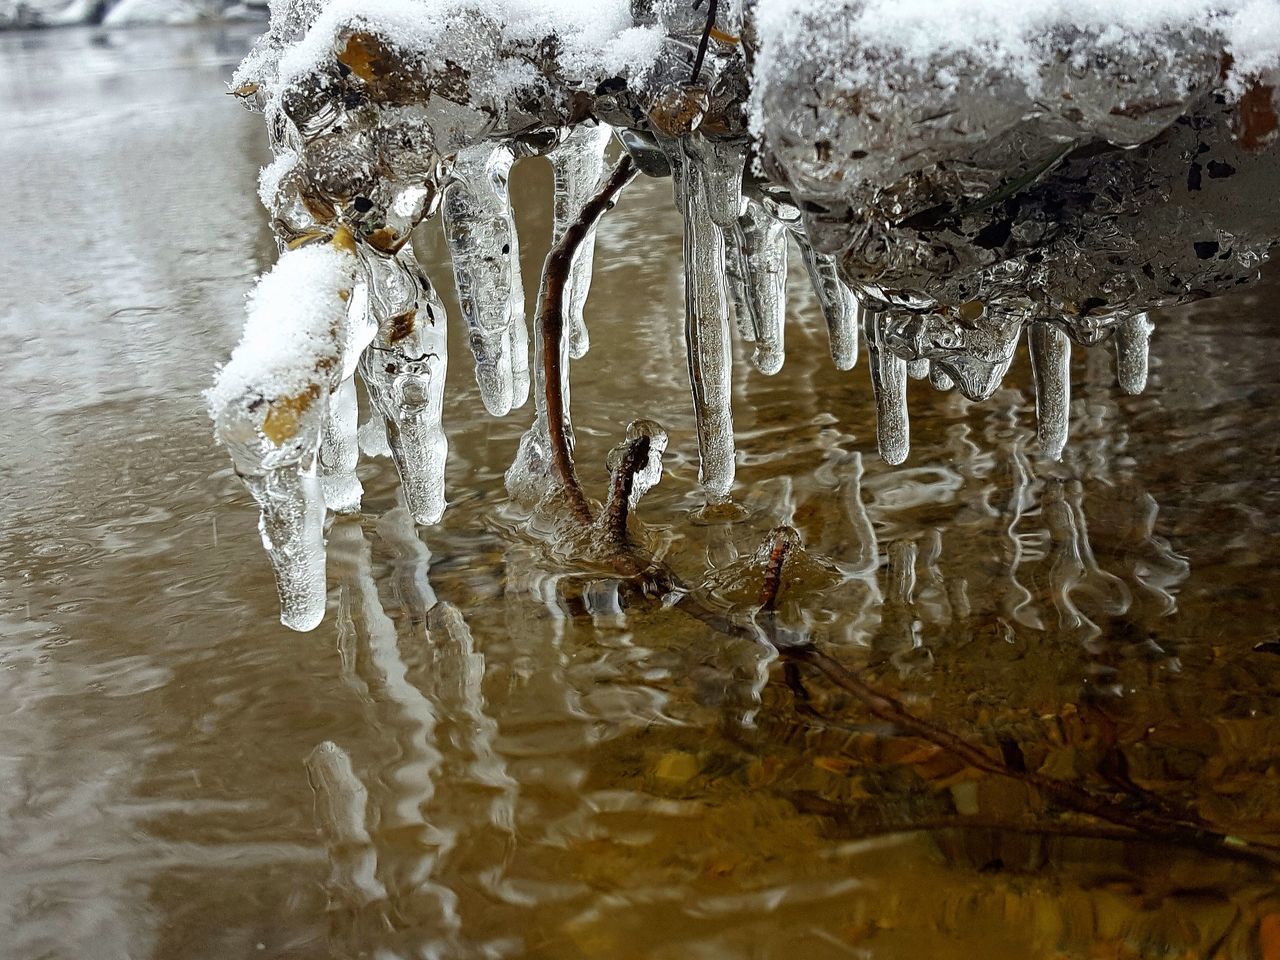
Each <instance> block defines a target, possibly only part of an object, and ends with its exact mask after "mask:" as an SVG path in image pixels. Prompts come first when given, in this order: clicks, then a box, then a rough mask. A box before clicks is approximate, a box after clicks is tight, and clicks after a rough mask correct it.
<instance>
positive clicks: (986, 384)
mask: <svg viewBox="0 0 1280 960" xmlns="http://www.w3.org/2000/svg"><path fill="white" fill-rule="evenodd" d="M703 2H705V3H707V8H706V10H705V11H703V10H702V9H701V3H703ZM1255 2H1256V0H1222V2H1221V3H1215V4H1205V3H1203V2H1201V0H1162V2H1160V3H1157V4H1138V5H1134V6H1131V7H1118V8H1114V9H1112V8H1107V7H1106V5H1104V4H1094V5H1091V6H1089V7H1088V9H1087V10H1086V9H1083V8H1078V5H1073V4H1066V3H1055V4H1050V5H1044V4H1036V3H1028V4H1024V5H1021V6H1016V5H1015V7H1010V8H1009V9H1008V10H1006V11H1003V12H1002V16H1001V17H998V18H997V17H972V16H956V15H955V12H956V9H957V7H956V5H957V4H959V3H960V0H939V2H938V3H924V4H905V5H904V4H900V3H897V2H896V0H756V2H754V3H749V4H741V3H736V2H735V3H727V2H724V3H721V2H718V0H701V2H700V3H699V4H698V5H697V7H695V6H694V5H692V4H688V3H673V4H641V3H635V4H633V3H631V2H629V0H598V2H593V3H590V4H584V3H577V2H568V0H565V2H558V0H557V2H554V3H552V4H551V5H550V6H549V7H548V6H547V5H545V4H541V3H534V4H530V3H524V2H516V0H449V2H447V3H436V2H423V0H378V2H377V3H371V2H369V0H305V2H304V0H281V2H280V3H277V4H275V5H273V10H272V21H271V26H270V29H269V30H268V32H267V34H266V35H265V36H264V37H263V38H262V39H261V40H260V41H259V43H258V44H257V46H256V47H255V49H254V50H253V52H252V53H251V54H250V55H249V56H248V57H247V58H246V60H245V62H244V63H243V64H242V65H241V67H240V69H239V71H238V72H237V74H236V77H235V78H234V80H233V82H232V88H233V92H235V93H236V94H237V95H238V96H240V97H241V98H243V99H244V100H245V101H246V102H250V103H253V104H255V105H256V106H258V107H259V108H261V109H262V111H263V113H264V115H265V117H266V120H267V127H268V131H269V134H270V142H271V147H272V150H273V152H274V153H275V154H276V158H275V160H274V161H273V162H272V163H271V164H269V165H268V166H267V167H266V168H265V169H264V170H263V173H262V177H261V180H260V184H259V186H260V196H261V197H262V199H263V202H264V204H266V205H267V206H268V208H269V210H270V215H271V225H272V228H273V230H274V231H275V233H276V236H277V238H278V240H279V242H280V244H281V249H282V250H283V251H285V252H284V253H283V255H282V256H281V259H280V262H279V263H278V264H277V267H276V268H275V269H274V270H273V271H271V272H270V273H269V274H268V275H267V277H266V278H264V279H263V281H262V282H261V284H260V286H259V290H258V292H257V293H256V294H255V298H254V299H252V300H251V302H250V314H249V321H248V323H247V324H246V338H245V341H243V343H242V346H241V347H238V348H237V350H236V352H235V353H234V354H233V356H232V359H231V361H230V362H229V363H228V364H227V366H226V367H225V368H224V369H223V371H222V372H221V373H220V374H219V377H218V382H217V384H215V387H214V389H213V390H212V391H211V393H210V412H211V414H212V415H213V417H214V420H215V423H216V432H217V435H218V437H219V439H220V440H221V441H222V442H223V443H224V444H225V445H226V446H227V448H228V449H229V451H230V452H231V454H232V457H233V460H234V461H235V463H236V466H237V470H238V471H239V472H240V473H241V475H242V476H243V477H244V478H245V482H246V484H247V485H248V487H249V488H250V490H251V492H252V493H253V495H254V497H255V499H256V500H257V501H258V503H259V506H260V509H261V511H262V534H263V542H264V545H265V546H266V548H267V550H268V554H269V556H270V558H271V562H272V565H273V567H274V568H275V571H276V575H277V581H278V584H279V587H280V592H281V600H282V615H283V619H284V620H285V622H286V623H288V624H289V625H290V626H293V627H296V628H299V629H307V628H309V627H311V626H314V625H315V624H316V623H317V622H318V621H319V618H320V617H321V616H322V615H323V609H324V602H325V584H324V543H323V523H324V511H325V508H326V505H327V506H328V507H329V508H332V509H333V510H335V511H338V512H343V511H351V510H354V509H356V507H357V505H358V503H359V497H360V488H359V483H358V481H357V480H356V477H355V473H354V468H355V453H356V449H357V444H356V443H355V442H353V437H352V426H353V414H354V406H353V401H354V395H353V386H352V385H351V383H350V380H351V375H352V373H353V372H354V371H355V369H356V367H357V365H358V366H359V368H360V372H361V376H362V379H363V381H364V384H365V387H366V389H367V391H368V394H369V399H370V401H371V404H372V406H373V407H374V408H376V410H377V411H378V413H379V414H380V417H379V419H381V420H383V421H384V422H385V430H386V433H387V440H388V446H389V449H390V451H391V453H392V456H393V458H394V459H395V462H396V466H397V469H398V470H399V472H400V475H401V479H402V482H403V484H404V489H405V495H406V499H407V502H408V504H409V507H410V510H411V511H412V513H413V516H414V518H415V519H416V520H417V521H418V522H421V523H434V522H436V521H437V520H438V519H439V518H440V516H441V513H442V510H443V508H444V502H445V498H444V487H443V470H444V461H445V449H446V447H445V437H444V433H443V429H442V424H441V418H442V412H443V407H444V393H443V390H444V378H443V373H444V366H445V360H446V358H445V349H444V347H445V341H446V338H445V333H444V320H445V318H444V313H443V309H442V308H441V307H440V305H439V301H438V299H436V298H435V294H434V291H432V290H431V287H430V284H429V283H427V282H426V281H425V277H421V278H418V276H417V275H418V274H420V270H419V269H418V267H417V265H416V263H415V262H414V261H413V258H412V252H411V250H410V247H409V237H410V234H411V232H412V230H413V229H414V228H415V226H416V225H418V224H419V223H421V222H422V221H424V220H426V219H428V218H431V217H433V216H434V215H435V214H436V213H437V212H440V213H441V217H442V220H443V223H444V227H445V233H446V238H447V245H448V248H449V255H450V260H451V265H452V268H453V274H454V278H455V281H456V284H457V288H458V295H459V303H460V305H461V308H462V320H463V322H464V324H465V326H466V337H467V342H468V345H469V347H470V349H471V351H472V354H473V356H474V359H475V366H476V379H477V382H478V383H479V386H480V393H481V398H482V401H483V403H484V405H485V407H486V408H487V409H488V410H489V411H490V413H492V414H494V415H499V416H500V415H504V414H506V413H507V412H508V411H509V410H510V409H511V408H512V407H518V406H521V405H522V404H523V402H524V400H525V399H526V397H527V395H528V392H529V390H530V370H529V365H528V356H529V351H528V343H527V341H528V337H529V331H528V329H527V328H526V325H525V322H524V295H523V289H522V284H521V281H520V272H519V247H518V244H519V238H518V236H517V234H516V229H515V218H514V213H513V210H512V205H511V197H510V193H509V189H508V179H509V175H510V172H511V168H512V164H513V163H514V162H516V161H517V160H519V159H522V158H525V157H530V156H535V155H546V156H548V157H549V159H550V161H551V163H552V167H553V171H554V176H555V183H556V188H555V196H554V209H553V219H554V227H553V239H554V240H555V241H556V246H555V249H554V250H553V251H552V255H551V256H549V258H548V263H547V270H546V271H545V272H544V277H543V284H542V287H541V289H540V292H539V296H538V304H539V322H538V325H537V326H536V327H535V331H534V332H535V341H536V342H535V351H534V352H535V354H536V356H537V364H536V366H535V367H534V369H533V373H534V392H535V401H536V405H537V413H536V419H535V423H534V426H533V428H532V429H531V430H530V431H528V432H527V433H526V434H525V436H524V438H523V440H522V441H521V444H520V448H519V451H518V453H517V456H516V458H515V462H514V463H513V464H512V468H511V470H510V471H508V474H507V487H508V490H509V491H510V492H511V493H512V495H513V497H515V498H516V499H518V500H522V501H525V502H536V501H537V500H539V499H540V498H541V497H542V495H543V494H544V493H546V489H547V479H548V477H550V476H554V479H555V483H556V484H557V485H558V486H559V487H560V488H562V489H563V490H564V491H565V497H566V498H567V499H568V502H569V504H570V511H571V512H572V513H573V514H574V515H575V516H576V517H578V518H580V519H581V518H583V517H587V516H589V515H590V510H589V509H588V507H587V503H586V500H585V498H584V497H583V496H582V493H581V489H580V488H579V486H578V484H577V480H576V478H575V477H574V474H573V462H572V450H573V436H572V429H571V425H570V422H569V417H568V406H569V403H568V360H569V358H570V357H579V356H581V355H582V354H583V353H584V352H585V351H586V348H587V345H588V337H587V330H586V326H585V322H584V319H583V303H584V300H585V297H586V292H587V288H588V284H589V281H590V275H591V265H592V234H591V231H590V229H589V228H588V229H587V230H586V232H585V233H582V232H581V231H580V230H578V229H577V228H578V227H579V226H580V225H581V224H582V223H583V222H584V221H583V216H584V215H585V214H586V212H587V210H586V205H588V204H587V198H588V197H589V196H590V195H591V193H592V191H593V190H594V189H595V187H596V184H597V183H598V182H599V180H600V177H601V173H602V172H603V169H604V155H605V148H606V146H607V140H608V137H609V135H610V132H611V131H613V132H616V133H617V135H618V140H619V142H620V143H621V145H622V147H623V149H624V150H625V151H626V156H627V157H628V158H629V159H628V162H629V163H633V164H634V165H635V166H636V167H638V168H639V169H641V170H642V171H643V172H644V173H646V174H647V175H650V176H655V177H664V176H668V175H670V176H671V178H672V182H673V190H674V193H675V197H676V202H677V207H678V208H679V210H680V212H681V215H682V217H683V224H684V275H685V294H686V297H685V300H686V310H685V314H686V315H685V340H686V347H687V359H688V372H689V382H690V393H691V395H692V399H693V408H694V414H695V424H696V429H697V438H698V452H699V478H700V480H701V482H702V485H703V488H704V492H705V495H706V498H707V500H708V501H710V502H712V503H714V502H717V501H721V500H724V499H727V498H728V497H729V495H730V494H731V492H732V488H733V483H734V475H735V460H736V450H735V437H734V430H733V409H732V393H733V389H732V387H733V379H732V368H731V360H732V349H731V337H730V325H729V314H730V306H731V305H732V307H733V313H734V314H735V315H736V320H737V330H738V333H739V335H740V336H741V337H742V338H743V339H745V340H747V341H749V342H751V343H753V344H754V347H753V351H752V361H753V363H754V364H755V365H756V366H757V368H758V369H760V370H762V371H763V372H765V373H774V372H776V371H777V370H778V369H779V368H780V367H781V365H782V362H783V357H784V336H783V333H784V327H783V319H784V317H785V315H786V285H785V278H786V239H785V238H786V236H787V235H788V234H789V235H790V237H792V238H793V239H795V241H796V242H797V244H798V246H799V248H800V251H801V254H802V256H803V259H804V264H805V267H806V270H807V271H808V273H809V277H810V280H811V283H812V286H813V288H814V291H815V295H816V298H817V301H818V305H819V307H820V309H821V313H822V318H823V320H824V321H825V324H826V327H827V331H828V338H829V341H830V351H831V356H832V358H833V360H834V361H835V364H836V366H837V367H838V368H839V369H842V370H843V369H848V368H850V367H852V366H853V365H854V363H855V362H856V359H857V350H858V330H859V327H860V326H861V328H862V329H863V331H864V335H865V337H866V339H867V343H868V352H869V354H870V361H871V362H870V367H871V371H870V372H871V381H872V395H873V400H874V404H875V408H876V416H877V439H878V445H879V448H880V451H881V455H882V456H883V457H884V459H885V460H886V461H888V462H889V463H893V464H897V463H901V462H903V460H905V458H906V457H907V456H908V453H909V438H908V432H907V431H908V412H907V404H906V398H907V380H908V378H910V377H915V378H918V379H920V378H924V377H926V376H927V377H928V380H929V382H930V383H931V384H932V385H933V386H934V387H936V388H937V389H940V390H945V389H950V388H952V387H955V388H956V389H957V390H958V391H959V392H960V393H962V394H963V395H964V396H965V397H966V398H968V399H970V400H975V401H977V400H983V399H986V398H988V397H990V396H991V395H992V394H993V393H994V392H995V391H996V390H997V389H998V388H999V386H1000V384H1001V382H1002V380H1003V378H1004V376H1005V374H1006V373H1007V371H1008V370H1009V368H1010V365H1011V364H1012V363H1013V360H1014V354H1015V352H1016V349H1017V346H1018V344H1019V343H1021V342H1022V340H1023V332H1024V330H1030V333H1029V334H1028V342H1029V350H1030V352H1031V354H1032V362H1033V367H1034V369H1035V373H1036V378H1037V401H1038V410H1039V420H1040V430H1039V432H1040V435H1041V439H1042V445H1043V448H1044V450H1045V452H1046V453H1047V454H1048V455H1049V456H1058V455H1060V454H1061V450H1062V445H1063V444H1065V442H1066V421H1067V417H1066V413H1067V407H1068V401H1069V392H1068V389H1067V360H1068V359H1069V351H1070V347H1069V344H1071V343H1075V344H1079V345H1081V346H1093V345H1096V344H1098V343H1101V342H1102V341H1104V340H1106V339H1109V338H1113V339H1114V341H1115V343H1114V348H1115V351H1116V372H1117V379H1118V381H1119V383H1120V387H1121V389H1123V390H1124V391H1126V392H1130V393H1133V392H1137V391H1139V390H1141V389H1142V387H1143V386H1144V385H1145V383H1146V380H1147V371H1148V340H1149V338H1150V333H1151V324H1150V321H1149V320H1148V319H1147V313H1148V311H1151V310H1154V309H1157V308H1159V307H1162V306H1167V305H1170V304H1175V303H1183V302H1187V301H1191V300H1195V299H1200V298H1202V297H1205V296H1211V295H1214V294H1217V293H1221V292H1224V291H1226V290H1232V289H1235V288H1236V287H1237V286H1238V285H1239V284H1242V283H1247V282H1249V281H1251V280H1254V279H1256V278H1257V276H1258V275H1259V267H1260V265H1261V264H1262V263H1263V261H1264V260H1265V259H1266V258H1267V256H1269V253H1270V250H1271V249H1272V248H1273V247H1274V246H1275V244H1276V241H1277V235H1278V232H1280V228H1278V227H1277V226H1276V225H1277V224H1280V149H1278V148H1277V147H1276V142H1277V139H1278V138H1280V102H1278V101H1277V99H1276V95H1275V91H1276V90H1277V89H1280V83H1278V82H1277V81H1278V80H1280V31H1272V30H1259V29H1258V27H1257V23H1256V17H1255V16H1254V15H1253V6H1251V4H1253V3H1255ZM904 37H909V38H911V41H910V42H909V43H904V42H903V38H904ZM1151 63H1159V64H1160V65H1161V69H1160V70H1151V69H1150V68H1149V66H1150V64H1151ZM871 65H874V67H872V66H871ZM599 196H600V195H599V194H597V196H596V200H598V199H599ZM593 202H595V201H593ZM606 204H607V201H606ZM575 231H576V232H575ZM578 233H582V235H581V236H578V235H577V234H578ZM570 234H574V237H573V238H572V242H570V243H569V248H570V249H572V250H573V251H574V253H573V255H572V256H571V257H570V258H569V260H568V261H567V262H562V260H561V259H556V258H557V257H560V256H561V254H558V253H557V251H563V250H564V249H565V244H566V242H568V241H570V239H571V238H570ZM329 238H333V239H334V240H335V241H336V242H335V243H334V244H330V245H326V244H325V243H324V242H323V241H325V240H328V239H329ZM273 291H274V293H273ZM266 299H270V300H271V301H272V306H271V307H270V308H267V307H265V306H263V301H264V300H266ZM348 300H349V301H350V303H348ZM864 313H865V316H864ZM544 320H545V321H546V322H545V323H544V322H543V321H544ZM553 327H554V329H553ZM376 426H377V425H376V424H375V425H374V427H373V428H370V427H367V426H366V428H364V429H363V434H362V435H363V436H365V437H366V438H367V439H368V441H369V442H370V443H376V441H377V440H378V437H376V436H375V434H376V433H377V430H376ZM322 493H323V496H322ZM619 509H621V508H619ZM622 512H623V513H624V514H625V510H623V511H622ZM615 532H616V530H615Z"/></svg>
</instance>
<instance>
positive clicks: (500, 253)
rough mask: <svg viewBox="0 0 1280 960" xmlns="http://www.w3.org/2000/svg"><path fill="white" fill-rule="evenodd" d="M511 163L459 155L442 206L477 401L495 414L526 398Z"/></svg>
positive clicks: (482, 150) (499, 149)
mask: <svg viewBox="0 0 1280 960" xmlns="http://www.w3.org/2000/svg"><path fill="white" fill-rule="evenodd" d="M514 162H515V154H514V153H512V151H511V149H510V147H507V146H503V145H498V146H492V145H489V144H481V145H479V146H477V147H471V148H469V149H467V150H459V151H458V155H457V159H456V160H455V162H454V166H453V176H454V178H455V179H454V180H453V182H452V183H451V184H450V185H449V186H448V188H447V189H446V190H445V192H444V203H443V204H442V206H441V222H442V223H443V224H444V236H445V242H446V243H447V244H448V246H449V259H450V260H451V261H452V262H453V279H454V283H455V284H457V288H458V305H459V307H460V308H461V310H462V319H463V321H464V322H465V323H466V325H467V342H468V343H469V344H470V345H471V353H472V355H473V356H474V357H475V360H476V383H477V384H479V386H480V399H481V400H482V401H483V402H484V406H485V409H486V410H488V411H489V412H490V413H491V414H493V415H494V416H495V417H501V416H505V415H506V414H507V412H508V411H509V410H510V409H511V408H512V407H513V406H520V405H521V404H522V403H523V402H524V399H525V395H527V393H528V386H527V384H528V374H527V371H528V364H527V361H522V359H520V358H517V356H516V348H517V347H519V346H521V343H520V339H521V338H520V336H519V334H518V333H517V332H516V328H517V327H519V328H520V330H523V329H524V324H525V320H524V284H523V283H522V282H521V279H520V249H519V241H518V240H517V237H516V223H515V217H514V215H513V214H512V212H511V197H510V195H509V193H508V191H507V183H508V180H509V178H510V176H511V165H512V164H513V163H514ZM524 342H525V346H524V347H523V349H522V351H521V352H522V353H526V355H527V349H528V347H527V339H526V340H525V341H524ZM522 365H523V369H524V371H525V379H524V384H525V385H524V388H523V390H518V389H517V370H519V369H521V368H522ZM522 394H523V395H522Z"/></svg>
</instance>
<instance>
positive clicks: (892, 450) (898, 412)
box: [863, 313, 911, 466]
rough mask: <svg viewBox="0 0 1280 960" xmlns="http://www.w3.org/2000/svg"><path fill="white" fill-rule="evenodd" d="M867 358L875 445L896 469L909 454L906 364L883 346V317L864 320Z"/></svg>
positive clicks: (886, 322)
mask: <svg viewBox="0 0 1280 960" xmlns="http://www.w3.org/2000/svg"><path fill="white" fill-rule="evenodd" d="M863 322H864V327H865V334H866V338H867V355H868V360H869V365H870V367H871V389H872V391H873V392H874V393H875V398H876V441H877V442H878V443H879V446H880V456H881V458H882V459H883V460H884V461H885V463H888V464H893V465H895V466H896V465H897V464H900V463H902V461H904V460H906V459H907V454H908V453H909V452H910V450H911V435H910V429H911V428H910V423H909V421H908V419H907V362H906V361H905V360H903V359H902V358H901V357H899V356H898V355H897V354H895V353H893V352H892V351H891V350H889V349H888V348H887V347H886V346H885V345H884V331H885V328H886V326H887V325H888V323H889V317H888V315H887V314H883V313H879V314H868V315H867V316H866V318H865V319H864V321H863Z"/></svg>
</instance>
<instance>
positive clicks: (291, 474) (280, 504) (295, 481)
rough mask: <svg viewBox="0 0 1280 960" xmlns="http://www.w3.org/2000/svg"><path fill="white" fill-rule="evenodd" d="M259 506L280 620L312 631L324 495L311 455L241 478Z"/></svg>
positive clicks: (318, 609)
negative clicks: (289, 463) (288, 465)
mask: <svg viewBox="0 0 1280 960" xmlns="http://www.w3.org/2000/svg"><path fill="white" fill-rule="evenodd" d="M244 485H245V486H246V487H248V488H249V492H250V493H251V494H253V499H254V500H256V501H257V502H258V506H259V507H260V508H261V509H262V515H261V517H260V518H259V520H258V532H259V533H260V534H261V535H262V546H263V547H264V548H265V549H266V551H267V557H268V558H269V559H270V561H271V567H272V569H273V570H274V571H275V575H276V590H277V591H278V592H279V594H280V622H281V623H283V624H284V625H285V626H286V627H288V628H289V629H290V630H299V631H307V630H314V629H315V628H316V627H317V626H319V625H320V621H321V620H323V619H324V608H325V554H324V494H323V493H322V492H321V490H320V481H319V480H318V479H317V478H316V464H315V457H314V455H312V456H311V457H309V458H308V460H307V461H305V462H304V463H301V464H298V465H296V466H292V467H281V468H280V469H277V470H268V471H267V472H265V473H262V474H259V475H257V476H247V475H246V476H244Z"/></svg>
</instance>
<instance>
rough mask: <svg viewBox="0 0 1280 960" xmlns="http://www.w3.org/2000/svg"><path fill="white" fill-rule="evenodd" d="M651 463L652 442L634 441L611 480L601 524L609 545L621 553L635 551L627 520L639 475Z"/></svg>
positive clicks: (628, 445)
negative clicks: (632, 494)
mask: <svg viewBox="0 0 1280 960" xmlns="http://www.w3.org/2000/svg"><path fill="white" fill-rule="evenodd" d="M648 462H649V438H648V437H646V436H639V437H635V438H634V439H632V440H630V441H628V443H627V446H626V449H625V450H624V451H623V454H622V459H621V460H620V461H619V463H618V466H617V467H616V468H615V469H614V471H613V476H612V477H610V480H609V501H608V503H607V504H606V505H605V512H604V517H603V518H602V520H601V524H602V526H603V529H604V534H605V536H606V537H608V538H609V543H610V544H611V545H613V546H614V547H616V548H617V549H620V550H624V549H625V550H629V549H632V548H633V546H634V545H633V544H632V543H631V540H630V538H629V537H628V535H627V516H628V514H629V513H630V509H631V491H632V490H634V489H635V480H636V474H637V473H639V472H640V471H641V470H643V469H644V468H645V466H646V465H647V464H648Z"/></svg>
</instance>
